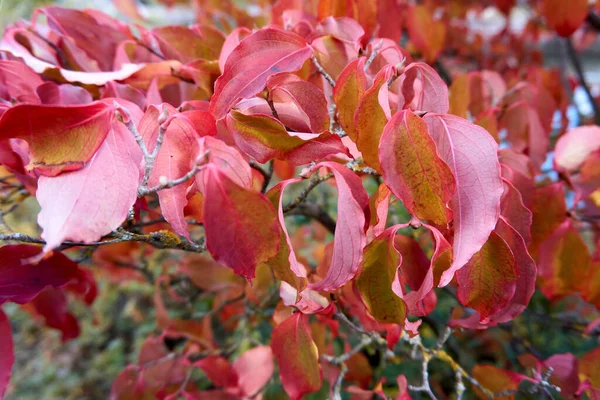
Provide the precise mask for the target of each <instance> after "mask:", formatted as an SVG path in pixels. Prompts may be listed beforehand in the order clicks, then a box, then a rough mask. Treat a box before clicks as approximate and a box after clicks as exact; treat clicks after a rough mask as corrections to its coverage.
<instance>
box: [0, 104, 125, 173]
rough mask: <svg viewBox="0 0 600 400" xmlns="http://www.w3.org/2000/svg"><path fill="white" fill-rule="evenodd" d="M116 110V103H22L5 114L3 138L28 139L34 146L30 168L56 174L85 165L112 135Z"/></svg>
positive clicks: (1, 128) (0, 122)
mask: <svg viewBox="0 0 600 400" xmlns="http://www.w3.org/2000/svg"><path fill="white" fill-rule="evenodd" d="M113 114H114V108H113V107H112V106H109V105H107V104H104V103H100V102H97V103H91V104H86V105H77V106H55V105H37V104H19V105H16V106H14V107H11V108H9V109H7V110H6V111H5V112H4V114H2V117H1V118H0V140H3V139H9V138H19V139H24V140H25V141H27V143H29V150H30V162H29V165H28V166H27V168H28V169H34V168H36V169H37V171H38V172H40V173H41V174H43V175H46V176H56V175H58V174H60V173H61V172H66V171H75V170H78V169H81V168H83V166H84V165H85V163H87V162H88V161H89V160H90V159H91V158H92V156H93V155H94V154H95V153H96V151H97V150H98V149H99V148H100V145H101V144H102V143H103V142H104V139H105V138H106V136H107V135H108V131H109V129H110V127H111V121H112V118H113ZM24 121H26V122H27V123H24Z"/></svg>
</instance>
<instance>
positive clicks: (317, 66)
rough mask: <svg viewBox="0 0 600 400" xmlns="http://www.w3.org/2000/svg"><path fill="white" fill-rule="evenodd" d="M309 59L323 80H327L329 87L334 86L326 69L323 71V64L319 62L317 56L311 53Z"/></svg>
mask: <svg viewBox="0 0 600 400" xmlns="http://www.w3.org/2000/svg"><path fill="white" fill-rule="evenodd" d="M310 59H311V61H312V63H313V65H314V66H315V67H316V68H317V71H319V73H320V74H321V75H322V76H323V78H325V80H326V81H327V82H329V84H330V85H331V87H335V80H334V79H333V78H332V77H331V75H329V74H328V73H327V71H325V69H324V68H323V66H322V65H321V64H320V63H319V60H317V57H316V56H315V55H314V54H313V56H312V57H311V58H310Z"/></svg>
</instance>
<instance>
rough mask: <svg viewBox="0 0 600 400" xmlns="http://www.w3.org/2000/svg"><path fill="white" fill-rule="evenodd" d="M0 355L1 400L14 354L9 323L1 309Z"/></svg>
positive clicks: (13, 360) (13, 361)
mask: <svg viewBox="0 0 600 400" xmlns="http://www.w3.org/2000/svg"><path fill="white" fill-rule="evenodd" d="M0 354H2V357H0V399H3V398H4V393H5V392H6V388H7V387H8V382H9V381H10V376H11V375H12V368H13V364H14V363H15V353H14V349H13V339H12V330H11V328H10V321H9V320H8V317H7V316H6V314H4V312H2V309H0Z"/></svg>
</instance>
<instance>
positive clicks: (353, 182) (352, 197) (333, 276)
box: [309, 161, 370, 291]
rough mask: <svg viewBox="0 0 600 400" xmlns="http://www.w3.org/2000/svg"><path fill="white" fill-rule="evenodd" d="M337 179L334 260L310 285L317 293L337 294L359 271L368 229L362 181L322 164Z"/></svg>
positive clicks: (340, 168)
mask: <svg viewBox="0 0 600 400" xmlns="http://www.w3.org/2000/svg"><path fill="white" fill-rule="evenodd" d="M320 167H326V168H328V169H329V170H331V172H333V174H334V176H335V182H336V185H337V189H338V203H337V207H338V220H337V224H336V227H335V235H334V239H333V243H334V246H333V258H332V260H331V265H330V266H329V269H328V271H327V275H326V276H325V278H323V280H321V281H319V282H315V283H312V284H310V285H309V287H310V288H311V289H313V290H316V291H321V290H328V291H330V290H334V289H337V288H339V287H342V286H343V285H344V284H345V283H347V282H349V281H350V280H351V279H352V278H354V276H355V275H356V272H357V270H358V267H359V265H360V262H361V259H362V253H363V248H364V247H365V244H366V241H367V238H366V235H365V231H366V229H367V228H368V226H369V220H370V218H369V197H368V195H367V192H366V191H365V189H364V188H363V186H362V181H361V179H360V178H359V177H358V176H357V175H356V174H354V173H353V172H352V171H350V170H349V169H348V168H346V167H345V166H343V165H341V164H337V163H334V162H329V161H328V162H322V163H319V164H317V165H316V166H315V168H314V170H313V171H316V170H318V168H320Z"/></svg>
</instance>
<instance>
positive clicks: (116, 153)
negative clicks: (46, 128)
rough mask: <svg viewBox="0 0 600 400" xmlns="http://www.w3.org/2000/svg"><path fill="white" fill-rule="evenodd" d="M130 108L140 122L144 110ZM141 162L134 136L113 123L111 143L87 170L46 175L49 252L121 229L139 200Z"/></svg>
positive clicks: (42, 185)
mask: <svg viewBox="0 0 600 400" xmlns="http://www.w3.org/2000/svg"><path fill="white" fill-rule="evenodd" d="M127 108H128V109H129V111H130V112H131V114H132V116H133V119H134V122H135V121H138V120H139V118H140V117H141V111H140V110H139V109H137V107H136V106H135V105H133V104H130V105H128V107H127ZM54 146H56V145H54ZM141 162H142V152H141V150H140V148H139V146H138V144H137V143H136V141H135V139H134V137H133V135H132V133H131V132H129V130H128V129H127V128H126V127H125V125H124V124H122V123H121V122H119V121H117V120H116V119H113V121H112V123H111V124H110V129H109V132H108V136H107V137H106V140H105V141H104V143H102V145H101V147H100V149H99V150H98V152H97V153H96V154H95V155H94V156H93V157H92V159H91V160H90V162H88V163H87V164H86V165H85V167H84V168H83V169H80V170H78V171H72V172H68V173H63V174H61V175H59V176H56V177H52V178H51V177H46V176H41V177H40V179H39V181H38V190H37V193H36V197H37V199H38V202H39V203H40V206H41V211H40V213H39V215H38V224H39V225H40V226H41V227H42V229H43V232H42V235H41V236H42V238H43V239H44V240H45V241H46V245H45V246H44V251H49V250H52V249H54V248H56V247H58V246H60V244H61V243H62V242H64V241H65V240H73V241H82V242H86V243H90V242H94V241H97V240H99V239H100V238H101V237H102V236H103V235H106V234H108V233H110V232H112V231H113V230H115V229H116V228H117V227H119V226H120V225H121V223H123V221H125V219H126V218H127V213H128V212H129V209H130V208H131V207H132V206H133V204H134V203H135V201H136V199H137V188H138V185H139V183H140V167H141Z"/></svg>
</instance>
